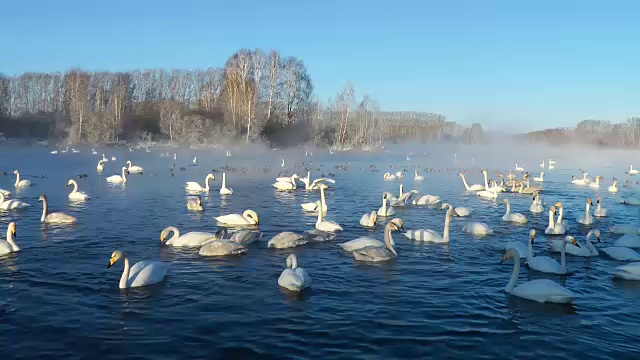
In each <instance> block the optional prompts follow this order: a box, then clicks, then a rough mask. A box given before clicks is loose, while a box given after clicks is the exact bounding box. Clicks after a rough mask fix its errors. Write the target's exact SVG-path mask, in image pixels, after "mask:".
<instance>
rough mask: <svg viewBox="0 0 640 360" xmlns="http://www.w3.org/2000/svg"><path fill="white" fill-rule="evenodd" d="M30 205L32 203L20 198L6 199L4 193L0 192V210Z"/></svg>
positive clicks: (22, 207) (16, 208)
mask: <svg viewBox="0 0 640 360" xmlns="http://www.w3.org/2000/svg"><path fill="white" fill-rule="evenodd" d="M29 206H31V205H29V204H27V203H26V202H22V201H19V200H11V199H10V200H6V199H5V196H4V194H3V193H1V192H0V210H19V209H26V208H28V207H29Z"/></svg>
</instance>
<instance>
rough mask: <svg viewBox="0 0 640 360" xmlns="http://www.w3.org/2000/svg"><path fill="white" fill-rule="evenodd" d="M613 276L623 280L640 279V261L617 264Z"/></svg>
mask: <svg viewBox="0 0 640 360" xmlns="http://www.w3.org/2000/svg"><path fill="white" fill-rule="evenodd" d="M613 277H615V278H620V279H625V280H640V262H633V263H631V264H626V265H622V266H617V267H616V268H615V272H614V273H613Z"/></svg>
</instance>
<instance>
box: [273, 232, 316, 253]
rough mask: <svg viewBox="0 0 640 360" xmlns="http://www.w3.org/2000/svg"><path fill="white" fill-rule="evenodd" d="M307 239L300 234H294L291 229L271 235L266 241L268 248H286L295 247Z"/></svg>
mask: <svg viewBox="0 0 640 360" xmlns="http://www.w3.org/2000/svg"><path fill="white" fill-rule="evenodd" d="M308 242H309V240H308V239H307V238H305V236H304V235H302V234H296V233H294V232H291V231H283V232H281V233H278V234H276V236H274V237H272V238H271V240H269V241H268V242H267V247H268V248H276V249H286V248H291V247H296V246H300V245H304V244H306V243H308Z"/></svg>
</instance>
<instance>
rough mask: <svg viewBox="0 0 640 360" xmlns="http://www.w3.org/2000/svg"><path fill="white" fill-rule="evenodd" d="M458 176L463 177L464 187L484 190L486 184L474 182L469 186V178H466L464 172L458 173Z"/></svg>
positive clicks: (470, 189) (472, 189) (471, 189)
mask: <svg viewBox="0 0 640 360" xmlns="http://www.w3.org/2000/svg"><path fill="white" fill-rule="evenodd" d="M458 176H460V178H461V179H462V183H463V184H464V188H465V190H467V191H482V190H484V186H482V185H480V184H473V185H471V186H469V184H467V179H466V178H465V176H464V174H463V173H458Z"/></svg>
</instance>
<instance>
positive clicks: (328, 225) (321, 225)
mask: <svg viewBox="0 0 640 360" xmlns="http://www.w3.org/2000/svg"><path fill="white" fill-rule="evenodd" d="M316 229H318V230H320V231H326V232H334V231H342V230H343V229H342V226H340V225H338V224H337V223H335V222H333V221H329V220H323V221H321V222H318V223H316Z"/></svg>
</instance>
